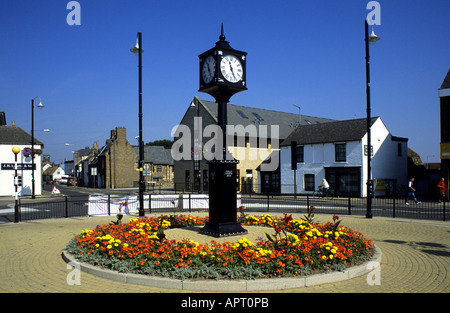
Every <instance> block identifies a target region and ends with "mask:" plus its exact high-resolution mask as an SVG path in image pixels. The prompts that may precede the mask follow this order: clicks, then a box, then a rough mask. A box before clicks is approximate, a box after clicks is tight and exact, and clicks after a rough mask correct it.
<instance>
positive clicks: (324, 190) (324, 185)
mask: <svg viewBox="0 0 450 313" xmlns="http://www.w3.org/2000/svg"><path fill="white" fill-rule="evenodd" d="M329 189H330V184H328V182H327V180H326V179H325V178H324V179H322V183H321V184H320V185H319V190H322V195H326V194H327V193H328V190H329Z"/></svg>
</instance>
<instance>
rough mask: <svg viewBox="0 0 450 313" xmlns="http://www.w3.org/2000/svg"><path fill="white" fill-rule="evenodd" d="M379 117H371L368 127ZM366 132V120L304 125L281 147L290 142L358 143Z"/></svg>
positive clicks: (302, 143) (304, 143)
mask: <svg viewBox="0 0 450 313" xmlns="http://www.w3.org/2000/svg"><path fill="white" fill-rule="evenodd" d="M377 119H379V117H372V118H371V123H370V126H372V125H373V123H375V121H376V120H377ZM366 132H367V119H365V118H360V119H353V120H345V121H335V122H329V123H322V124H315V125H304V126H299V127H297V129H295V130H294V131H293V132H292V133H291V134H290V135H289V136H288V137H287V138H286V139H285V140H284V141H283V142H282V143H281V146H288V145H290V144H291V141H296V142H297V144H300V145H306V144H314V143H329V142H345V141H358V140H361V139H362V137H364V135H365V134H366Z"/></svg>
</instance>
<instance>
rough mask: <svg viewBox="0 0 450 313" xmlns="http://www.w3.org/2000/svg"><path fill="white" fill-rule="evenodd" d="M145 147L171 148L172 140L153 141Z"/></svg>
mask: <svg viewBox="0 0 450 313" xmlns="http://www.w3.org/2000/svg"><path fill="white" fill-rule="evenodd" d="M145 145H146V146H163V147H164V148H165V149H170V148H172V145H173V140H170V139H161V140H155V141H150V142H147V143H146V144H145Z"/></svg>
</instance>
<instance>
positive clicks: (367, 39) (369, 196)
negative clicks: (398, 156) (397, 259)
mask: <svg viewBox="0 0 450 313" xmlns="http://www.w3.org/2000/svg"><path fill="white" fill-rule="evenodd" d="M364 28H365V44H366V96H367V210H366V218H372V192H373V184H372V179H371V172H372V171H371V166H370V161H371V153H372V149H371V133H370V61H369V60H370V56H369V43H370V44H371V45H374V44H375V42H377V41H378V40H380V37H378V36H377V35H375V33H374V31H373V25H372V32H371V33H370V35H369V24H368V23H367V19H366V20H365V21H364Z"/></svg>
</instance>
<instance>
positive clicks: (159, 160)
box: [133, 146, 173, 165]
mask: <svg viewBox="0 0 450 313" xmlns="http://www.w3.org/2000/svg"><path fill="white" fill-rule="evenodd" d="M133 149H134V151H136V154H137V156H138V158H139V146H133ZM144 162H149V163H153V164H161V165H173V158H172V154H171V153H170V150H169V149H165V148H164V147H163V146H145V147H144Z"/></svg>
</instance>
